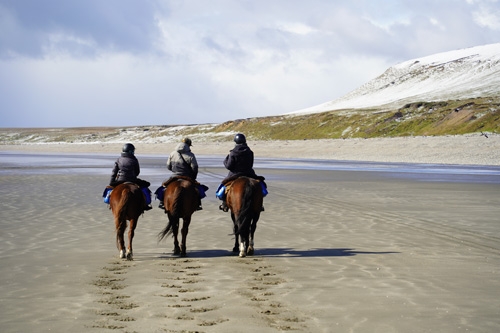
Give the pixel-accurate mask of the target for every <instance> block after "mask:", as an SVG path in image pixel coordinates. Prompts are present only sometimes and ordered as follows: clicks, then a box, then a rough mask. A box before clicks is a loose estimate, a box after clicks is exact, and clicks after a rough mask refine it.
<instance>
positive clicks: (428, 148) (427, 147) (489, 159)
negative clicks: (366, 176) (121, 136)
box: [0, 134, 500, 165]
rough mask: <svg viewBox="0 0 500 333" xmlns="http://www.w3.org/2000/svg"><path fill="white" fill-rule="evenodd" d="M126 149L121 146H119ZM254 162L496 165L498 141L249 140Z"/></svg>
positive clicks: (222, 149)
mask: <svg viewBox="0 0 500 333" xmlns="http://www.w3.org/2000/svg"><path fill="white" fill-rule="evenodd" d="M123 143H125V141H124V142H123ZM123 143H99V142H95V143H36V144H12V145H11V144H7V145H5V144H3V145H0V151H10V152H12V151H17V152H25V153H56V152H59V153H111V154H113V153H116V154H118V153H119V152H121V147H122V145H123ZM132 143H133V144H134V145H135V146H136V154H137V155H138V156H140V155H150V154H155V155H168V154H169V153H170V152H171V151H172V150H173V149H174V148H175V146H176V145H177V142H168V143H141V142H132ZM248 144H249V146H250V147H251V148H252V150H253V151H254V153H255V157H256V158H259V157H266V158H273V157H275V158H306V159H307V158H309V159H326V160H352V161H373V162H401V163H430V164H469V165H500V136H498V135H496V134H492V135H489V137H488V138H486V137H485V136H481V135H477V134H475V135H457V136H432V137H397V138H372V139H322V140H286V141H253V140H248ZM233 145H234V144H233V143H232V142H210V141H204V142H196V141H193V147H192V151H193V152H194V153H195V154H196V155H223V156H225V155H226V154H227V153H228V152H229V150H230V149H232V148H233Z"/></svg>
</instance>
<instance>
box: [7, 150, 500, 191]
mask: <svg viewBox="0 0 500 333" xmlns="http://www.w3.org/2000/svg"><path fill="white" fill-rule="evenodd" d="M117 157H118V156H116V155H108V154H100V155H96V154H30V153H12V152H0V174H2V175H19V174H72V173H85V174H92V175H108V174H110V173H111V169H112V167H113V163H114V161H115V160H116V158H117ZM138 159H139V162H140V165H141V176H142V177H148V176H152V177H156V176H164V177H165V178H166V177H168V176H169V175H170V172H169V171H168V170H167V169H166V160H167V157H166V156H157V155H147V156H138ZM197 160H198V165H199V167H200V176H199V177H200V181H203V180H204V178H205V179H206V175H205V174H204V172H203V170H204V169H210V168H222V169H223V160H222V158H221V157H219V156H206V155H199V156H197ZM254 168H255V170H256V172H257V174H262V175H265V174H266V171H265V170H266V169H272V170H309V171H311V170H318V171H320V170H326V171H352V172H367V173H372V174H374V175H375V174H376V175H378V176H379V177H389V178H401V179H413V180H418V181H431V182H458V183H464V182H466V183H493V184H498V183H500V166H489V165H448V164H420V163H382V162H360V161H337V160H306V159H279V158H257V159H256V160H255V165H254ZM273 174H275V172H273ZM283 177H286V176H285V175H282V176H281V177H280V178H281V179H283Z"/></svg>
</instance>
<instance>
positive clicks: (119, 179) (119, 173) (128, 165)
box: [109, 153, 141, 185]
mask: <svg viewBox="0 0 500 333" xmlns="http://www.w3.org/2000/svg"><path fill="white" fill-rule="evenodd" d="M139 173H141V169H140V167H139V161H138V160H137V158H136V157H135V156H134V155H131V154H128V153H122V154H121V156H120V157H118V159H117V160H116V162H115V166H114V167H113V171H112V172H111V179H110V182H109V183H110V185H112V184H115V183H123V182H132V183H137V176H139Z"/></svg>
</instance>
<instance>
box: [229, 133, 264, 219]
mask: <svg viewBox="0 0 500 333" xmlns="http://www.w3.org/2000/svg"><path fill="white" fill-rule="evenodd" d="M234 142H235V143H236V145H235V146H234V148H233V149H232V150H230V151H229V154H228V155H227V156H226V158H225V159H224V166H225V167H226V169H228V170H229V173H228V175H227V176H226V178H224V179H223V180H222V184H221V186H222V185H225V184H226V183H228V182H229V181H231V180H234V179H236V178H238V177H241V176H246V177H250V178H254V179H259V180H261V181H263V180H264V177H259V176H257V174H256V173H255V171H254V169H253V160H254V157H253V151H252V150H251V149H250V147H248V145H247V140H246V138H245V135H243V134H241V133H238V134H236V135H235V136H234ZM219 188H220V187H219ZM219 209H221V210H223V211H225V212H227V211H228V207H227V205H226V200H225V198H224V200H222V204H221V205H220V206H219Z"/></svg>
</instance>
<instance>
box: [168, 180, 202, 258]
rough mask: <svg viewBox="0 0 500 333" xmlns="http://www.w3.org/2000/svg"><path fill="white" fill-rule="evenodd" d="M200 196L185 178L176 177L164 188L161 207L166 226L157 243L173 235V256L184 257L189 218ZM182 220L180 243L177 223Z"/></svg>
mask: <svg viewBox="0 0 500 333" xmlns="http://www.w3.org/2000/svg"><path fill="white" fill-rule="evenodd" d="M199 202H200V196H199V193H198V190H197V189H196V186H195V184H194V182H193V181H191V180H190V179H186V178H181V177H176V179H175V180H173V181H169V182H168V185H167V186H166V188H165V193H164V197H163V205H164V206H165V214H167V216H168V224H167V226H166V227H165V228H164V229H163V230H162V231H161V232H160V233H159V234H158V241H161V240H162V239H163V238H165V237H166V236H168V235H170V234H173V237H174V251H173V253H174V255H181V256H182V257H185V256H186V239H187V234H188V231H189V224H190V223H191V216H192V215H193V213H194V212H195V211H196V210H198V206H199ZM180 219H182V229H181V243H180V246H179V240H178V238H177V234H178V232H179V223H180Z"/></svg>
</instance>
